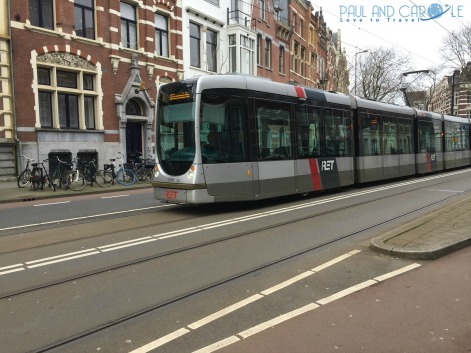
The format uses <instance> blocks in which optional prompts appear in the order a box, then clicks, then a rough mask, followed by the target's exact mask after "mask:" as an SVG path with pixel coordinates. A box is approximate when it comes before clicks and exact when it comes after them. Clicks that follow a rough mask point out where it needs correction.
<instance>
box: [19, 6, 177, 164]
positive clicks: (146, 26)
mask: <svg viewBox="0 0 471 353" xmlns="http://www.w3.org/2000/svg"><path fill="white" fill-rule="evenodd" d="M10 28H11V49H12V51H13V52H14V55H13V61H12V68H13V69H12V72H13V76H14V78H15V89H14V97H15V101H16V104H15V113H16V114H15V117H16V133H17V137H18V153H19V154H25V155H28V156H29V157H32V158H35V159H36V160H44V159H47V158H49V159H50V160H51V161H50V166H51V163H52V162H53V158H52V157H54V156H60V157H61V158H63V159H65V160H69V161H70V160H72V159H73V158H75V157H76V156H78V157H80V158H86V159H91V158H94V159H97V160H98V163H99V165H102V164H104V163H109V159H110V158H116V156H117V155H118V153H119V152H120V153H122V154H123V155H125V156H127V157H128V158H130V156H132V155H134V154H136V153H142V154H143V155H145V156H148V155H150V154H154V151H153V149H152V148H153V147H152V145H153V144H152V139H153V137H152V124H153V120H154V119H153V116H154V104H155V102H154V100H153V97H155V94H156V88H157V86H158V85H159V84H161V83H163V82H171V81H176V80H179V79H181V78H183V65H182V60H181V57H182V46H181V43H182V40H181V32H182V30H181V5H180V3H179V1H177V0H166V1H160V0H158V1H154V0H127V1H108V0H75V1H57V0H56V1H54V0H18V1H11V2H10Z"/></svg>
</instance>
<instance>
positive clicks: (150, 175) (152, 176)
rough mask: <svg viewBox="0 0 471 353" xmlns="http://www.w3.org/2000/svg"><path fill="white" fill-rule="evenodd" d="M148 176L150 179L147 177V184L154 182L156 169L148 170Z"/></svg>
mask: <svg viewBox="0 0 471 353" xmlns="http://www.w3.org/2000/svg"><path fill="white" fill-rule="evenodd" d="M146 170H147V174H148V177H147V180H146V183H150V182H151V181H152V179H153V178H154V169H147V168H146Z"/></svg>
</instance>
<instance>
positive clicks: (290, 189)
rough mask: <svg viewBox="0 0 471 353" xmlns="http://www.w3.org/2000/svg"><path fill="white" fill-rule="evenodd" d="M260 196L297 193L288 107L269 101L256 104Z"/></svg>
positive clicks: (286, 104)
mask: <svg viewBox="0 0 471 353" xmlns="http://www.w3.org/2000/svg"><path fill="white" fill-rule="evenodd" d="M255 117H256V124H257V135H258V136H257V144H258V146H257V149H258V178H257V180H255V176H254V182H255V183H257V181H258V185H257V187H256V189H257V190H258V191H259V196H260V197H262V198H263V197H274V196H280V195H286V194H293V193H295V192H296V175H295V161H294V157H293V143H292V119H291V105H290V104H289V103H284V102H274V101H268V100H256V101H255Z"/></svg>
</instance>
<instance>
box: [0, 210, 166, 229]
mask: <svg viewBox="0 0 471 353" xmlns="http://www.w3.org/2000/svg"><path fill="white" fill-rule="evenodd" d="M170 206H174V205H172V204H168V205H159V206H150V207H143V208H134V209H132V210H124V211H116V212H107V213H100V214H94V215H89V216H83V217H74V218H65V219H59V220H55V221H47V222H39V223H31V224H24V225H20V226H14V227H6V228H0V231H3V230H12V229H23V228H30V227H36V226H41V225H46V224H54V223H62V222H70V221H78V220H81V219H88V218H98V217H105V216H112V215H117V214H123V213H128V212H137V211H145V210H152V209H154V208H161V207H170Z"/></svg>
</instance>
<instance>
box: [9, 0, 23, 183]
mask: <svg viewBox="0 0 471 353" xmlns="http://www.w3.org/2000/svg"><path fill="white" fill-rule="evenodd" d="M10 6H11V3H10V0H8V1H7V21H8V49H9V51H10V52H9V55H10V86H11V115H12V118H13V129H14V131H15V132H14V136H15V143H16V145H17V147H16V174H17V175H19V171H20V169H21V157H20V156H21V155H22V154H23V146H22V145H21V141H20V140H19V139H18V132H17V125H16V98H15V80H14V79H13V77H14V76H13V48H12V46H11V43H12V38H11V16H10V15H11V10H10Z"/></svg>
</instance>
